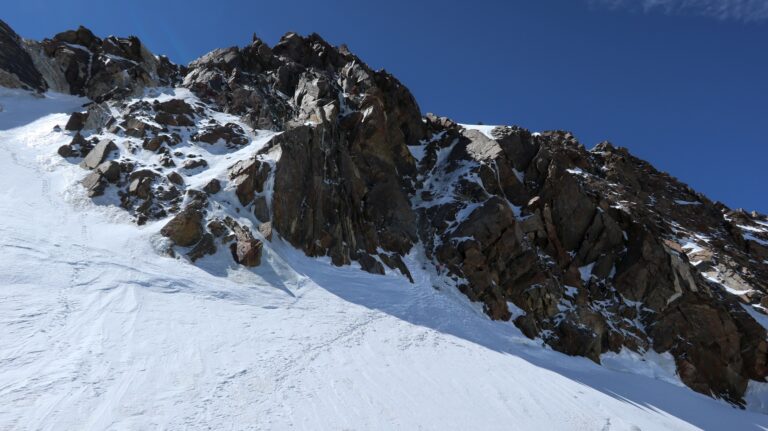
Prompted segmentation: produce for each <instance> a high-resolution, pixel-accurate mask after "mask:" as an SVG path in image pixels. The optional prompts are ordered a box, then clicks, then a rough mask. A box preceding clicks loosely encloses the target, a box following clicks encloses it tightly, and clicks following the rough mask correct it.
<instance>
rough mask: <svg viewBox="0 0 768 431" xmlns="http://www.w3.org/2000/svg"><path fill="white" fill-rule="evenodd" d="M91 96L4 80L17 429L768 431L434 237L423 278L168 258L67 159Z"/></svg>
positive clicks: (3, 263) (0, 209)
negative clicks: (513, 305)
mask: <svg viewBox="0 0 768 431" xmlns="http://www.w3.org/2000/svg"><path fill="white" fill-rule="evenodd" d="M83 102H84V100H82V99H78V98H74V97H71V96H62V95H56V94H47V95H45V97H44V98H39V97H33V96H32V95H30V94H28V93H24V92H7V91H4V92H3V93H2V94H0V105H2V106H3V110H2V112H0V185H2V187H0V256H2V257H1V258H0V365H1V366H0V406H2V407H0V429H3V430H5V429H9V430H10V429H14V430H16V429H18V430H27V429H29V430H31V429H35V430H37V429H44V430H60V429H89V430H90V429H92V430H102V429H110V430H111V429H117V430H120V429H169V430H176V429H235V430H237V429H289V428H290V429H489V430H493V429H509V428H510V427H512V428H515V429H611V430H614V429H618V430H638V429H643V430H648V429H673V430H688V429H766V428H768V416H765V415H762V414H759V413H755V412H749V411H740V410H737V409H734V408H732V407H730V406H729V405H727V404H725V403H723V402H720V401H716V400H713V399H710V398H708V397H705V396H703V395H700V394H696V393H694V392H692V391H690V390H689V389H687V388H685V387H681V385H680V383H679V381H678V380H677V379H676V377H675V376H674V375H673V374H672V372H671V371H670V369H669V367H667V366H666V363H667V361H668V358H664V357H661V358H655V359H654V358H650V357H646V358H641V357H637V356H634V355H632V354H622V355H616V356H612V357H610V358H606V359H607V360H606V365H608V366H609V367H610V369H609V368H606V367H600V366H598V365H595V364H594V363H592V362H590V361H589V360H587V359H584V358H571V357H567V356H564V355H562V354H559V353H556V352H553V351H551V350H549V349H545V348H542V347H541V346H540V345H539V343H538V342H536V341H531V340H528V339H527V338H525V337H524V336H522V335H521V334H520V333H519V331H518V330H517V329H516V328H515V327H514V326H513V325H512V324H510V323H500V322H493V321H490V320H489V319H488V318H487V317H486V316H485V315H484V314H483V313H482V312H481V310H479V307H477V306H475V305H473V304H470V303H469V302H468V301H467V299H466V298H465V297H464V296H463V295H461V294H459V293H457V292H455V291H454V290H452V289H451V288H448V287H445V286H444V284H443V282H442V280H441V279H440V277H438V276H437V275H436V274H435V273H434V272H433V271H432V267H431V266H429V265H427V264H425V263H423V262H424V261H425V260H424V258H423V257H422V255H421V252H420V251H419V250H418V249H416V250H415V251H414V252H413V253H412V254H411V255H410V256H409V257H408V259H407V262H406V263H407V264H408V266H409V269H410V270H411V272H412V274H413V276H414V281H415V283H414V284H410V283H408V282H407V280H405V279H404V278H403V277H402V276H400V275H397V274H388V275H385V276H383V277H382V276H375V275H370V274H367V273H365V272H363V271H360V270H359V268H354V267H342V268H338V267H333V266H331V265H329V264H328V262H327V261H326V260H324V259H310V258H307V257H305V256H304V255H303V254H302V253H301V252H300V251H297V250H295V249H293V248H291V247H290V246H288V245H286V244H285V243H284V242H282V241H281V240H279V239H276V240H275V242H273V243H271V244H267V245H266V246H265V250H264V259H263V263H262V265H261V266H260V267H257V268H255V269H246V268H244V267H241V266H238V265H235V264H234V263H233V262H232V261H231V258H230V257H229V256H225V255H223V254H221V253H222V252H220V253H219V254H217V255H214V256H208V257H205V258H203V259H202V260H201V261H199V264H198V265H197V266H193V265H190V264H188V263H187V262H186V261H185V260H183V259H174V258H170V257H166V256H161V255H159V254H157V253H156V252H155V248H154V247H153V244H155V243H156V242H157V238H158V231H159V229H160V227H161V226H163V225H164V224H165V222H166V221H167V220H158V221H154V222H149V223H147V224H146V225H144V226H136V225H135V224H133V223H131V222H130V221H129V220H128V216H127V215H126V213H125V211H123V210H122V209H119V208H115V207H113V206H110V205H97V204H94V203H93V201H92V200H91V199H89V198H87V197H86V194H85V191H84V190H83V189H82V187H81V186H80V185H79V184H78V181H79V180H81V179H82V178H83V177H84V176H85V175H86V172H85V171H84V170H82V169H80V168H79V167H77V166H76V165H72V164H70V163H68V162H66V161H64V160H62V159H61V158H60V157H58V156H57V155H56V149H57V148H58V147H59V146H60V145H63V144H66V143H67V142H68V141H69V139H70V137H69V136H67V135H66V134H63V133H60V132H54V131H53V129H54V126H56V125H62V124H64V123H65V122H66V121H67V118H68V116H67V115H66V114H64V113H66V112H71V111H73V110H78V109H79V107H80V106H81V104H82V103H83ZM251 145H254V146H256V145H261V144H260V141H259V140H258V139H255V138H254V139H253V142H252V144H251ZM254 148H255V147H253V148H251V149H254ZM214 157H215V155H212V156H211V158H212V160H213V159H214ZM754 392H755V393H756V396H757V395H759V393H758V392H759V391H754ZM758 399H759V398H758Z"/></svg>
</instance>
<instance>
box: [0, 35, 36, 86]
mask: <svg viewBox="0 0 768 431" xmlns="http://www.w3.org/2000/svg"><path fill="white" fill-rule="evenodd" d="M0 86H3V87H9V88H26V89H29V90H35V91H45V90H46V89H47V88H48V86H47V84H46V82H45V80H43V76H42V75H41V74H40V72H39V71H38V70H37V68H36V67H35V64H34V63H33V62H32V57H31V56H30V55H29V53H28V52H27V51H26V50H25V49H24V42H23V41H22V40H21V37H19V35H18V34H16V32H15V31H13V30H12V29H11V28H10V27H8V25H7V24H6V23H4V22H3V21H0Z"/></svg>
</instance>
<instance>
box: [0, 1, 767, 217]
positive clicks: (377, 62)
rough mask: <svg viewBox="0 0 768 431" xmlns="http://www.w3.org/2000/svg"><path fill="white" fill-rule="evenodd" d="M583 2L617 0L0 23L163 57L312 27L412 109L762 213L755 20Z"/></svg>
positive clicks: (99, 8) (176, 7)
mask: <svg viewBox="0 0 768 431" xmlns="http://www.w3.org/2000/svg"><path fill="white" fill-rule="evenodd" d="M599 1H608V2H610V1H613V2H616V1H619V2H621V1H623V0H536V1H532V0H507V1H485V0H474V1H464V2H458V1H451V0H441V1H418V0H409V1H399V0H397V1H395V0H387V1H378V2H365V1H360V0H357V1H335V2H319V1H316V0H315V1H304V0H292V1H280V0H271V1H266V2H261V1H234V0H218V1H184V2H170V1H163V0H155V1H146V0H133V1H130V2H120V3H119V4H118V3H115V2H111V1H103V0H100V1H85V0H73V1H67V2H60V1H41V0H24V1H13V2H8V4H5V5H3V11H2V16H1V18H2V19H4V20H6V21H7V22H8V24H9V25H11V27H13V28H14V29H15V30H16V31H17V32H18V33H19V34H21V35H22V36H24V37H27V38H31V39H41V38H44V37H49V36H51V35H53V34H55V33H57V32H59V31H62V30H65V29H68V28H74V27H76V26H77V25H79V24H83V25H85V26H86V27H89V28H90V29H92V30H93V31H94V32H95V33H96V34H98V35H100V36H106V35H109V34H115V35H120V36H125V35H130V34H135V35H137V36H139V37H140V38H141V39H142V40H143V41H144V43H145V44H147V45H148V46H149V48H150V49H151V50H152V51H153V52H155V53H158V54H166V55H168V56H169V57H170V58H171V59H172V60H173V61H175V62H177V63H187V62H189V61H190V60H192V59H194V58H196V57H198V56H199V55H201V54H203V53H205V52H207V51H210V50H211V49H213V48H218V47H225V46H231V45H244V44H246V43H248V42H249V41H250V38H251V35H252V34H253V33H256V34H257V35H258V36H259V37H261V38H262V39H264V40H265V41H266V42H268V43H269V44H270V45H272V44H274V43H275V42H277V40H278V39H279V38H280V36H281V35H282V34H284V33H285V32H287V31H297V32H299V33H303V34H306V33H310V32H317V33H319V34H321V35H322V36H323V37H325V38H326V39H327V40H328V41H329V42H331V43H333V44H341V43H347V44H348V45H349V46H350V48H351V49H352V51H354V52H355V53H356V54H358V55H359V56H360V57H361V58H362V59H363V60H365V61H366V62H368V63H369V64H370V65H371V66H373V67H374V68H386V69H387V70H389V71H390V72H393V73H394V74H395V75H396V76H397V77H399V78H400V80H401V81H402V82H403V83H405V84H406V85H407V86H408V87H409V88H410V89H411V90H412V91H413V93H414V94H415V96H416V98H417V100H418V101H419V103H420V106H421V108H422V111H424V112H434V113H437V114H440V115H445V116H449V117H451V118H454V119H455V120H457V121H459V122H467V123H474V122H483V123H485V124H518V125H521V126H524V127H527V128H529V129H532V130H546V129H567V130H571V131H573V132H574V134H575V135H576V136H577V137H578V138H579V139H580V140H581V142H582V143H584V145H586V146H587V147H592V146H593V145H594V144H596V143H598V142H599V141H601V140H606V139H607V140H610V141H612V142H613V143H614V144H616V145H621V146H625V147H628V148H629V149H630V150H631V151H632V152H633V153H634V154H636V155H638V156H639V157H642V158H644V159H646V160H648V161H650V162H651V163H653V164H654V165H655V166H656V167H658V168H659V169H661V170H664V171H668V172H670V173H671V174H672V175H674V176H676V177H678V178H680V179H681V180H682V181H684V182H686V183H688V184H690V185H691V186H693V187H694V188H695V189H697V190H699V191H702V192H704V193H706V194H707V195H709V196H710V197H711V198H712V199H714V200H721V201H723V202H725V203H726V204H728V205H730V206H733V207H745V208H747V209H757V210H759V211H761V212H768V192H766V186H767V185H768V19H763V20H759V19H758V20H754V19H753V20H747V21H745V20H737V19H731V20H723V19H718V18H716V17H706V16H701V15H697V14H696V13H689V12H695V9H694V10H693V11H691V10H686V11H684V12H683V13H678V14H667V13H664V12H663V11H661V10H659V9H657V10H653V11H650V12H648V13H643V12H642V11H637V10H635V11H633V10H629V9H625V8H621V7H619V8H608V7H603V6H600V5H597V4H596V3H595V2H599ZM627 1H628V0H627ZM638 1H639V0H638ZM664 1H667V2H668V3H671V4H674V3H675V2H676V1H680V0H662V2H664ZM723 1H724V2H725V1H726V0H723ZM767 1H768V0H767ZM323 3H325V4H323ZM693 3H694V4H695V3H696V1H695V0H694V1H693ZM113 5H114V6H113ZM764 15H765V14H764ZM755 16H756V15H754V14H753V15H752V18H754V17H755ZM746 18H749V15H747V16H746Z"/></svg>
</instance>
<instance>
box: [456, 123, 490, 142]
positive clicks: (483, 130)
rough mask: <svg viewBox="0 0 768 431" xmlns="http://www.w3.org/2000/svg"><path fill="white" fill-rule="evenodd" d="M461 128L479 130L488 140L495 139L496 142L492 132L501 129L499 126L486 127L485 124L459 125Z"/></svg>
mask: <svg viewBox="0 0 768 431" xmlns="http://www.w3.org/2000/svg"><path fill="white" fill-rule="evenodd" d="M459 126H461V127H463V128H465V129H467V130H477V131H478V132H480V133H482V134H483V135H485V136H486V137H487V138H488V139H494V140H495V139H496V138H494V137H493V135H492V134H491V132H492V131H493V129H495V128H497V127H499V126H487V125H484V124H459Z"/></svg>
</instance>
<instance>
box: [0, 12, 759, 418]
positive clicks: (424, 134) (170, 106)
mask: <svg viewBox="0 0 768 431" xmlns="http://www.w3.org/2000/svg"><path fill="white" fill-rule="evenodd" d="M0 48H3V49H2V51H1V52H0V71H3V72H2V73H3V74H0V83H1V84H3V85H13V86H16V87H19V86H22V87H26V88H32V89H36V90H38V91H41V90H44V89H46V88H52V89H56V90H57V91H68V92H70V93H73V94H81V95H86V96H88V97H90V98H91V99H93V100H94V101H96V102H98V103H93V104H91V105H89V106H88V111H87V112H85V113H76V114H73V116H72V118H71V121H70V122H69V123H71V124H67V127H66V128H67V129H68V130H73V131H81V130H82V131H83V132H82V133H83V134H85V136H88V137H89V139H85V138H84V137H83V135H81V132H78V133H77V134H75V136H74V138H73V140H72V142H71V143H70V144H68V145H65V146H62V147H61V148H59V150H58V151H59V154H60V155H61V156H62V157H66V158H67V159H68V160H70V161H73V160H72V159H76V160H77V159H79V158H84V159H83V160H82V163H81V165H82V166H83V167H85V168H87V169H89V170H90V172H89V173H88V175H87V177H86V178H85V179H84V180H83V182H82V184H83V186H84V187H85V189H86V191H87V192H88V193H89V195H90V196H93V197H96V196H99V195H101V194H103V193H104V192H105V190H106V189H107V188H108V187H115V188H117V190H118V191H117V194H118V196H119V197H120V202H121V205H122V206H123V207H124V208H125V209H127V210H128V211H131V212H132V213H134V214H135V215H136V221H137V223H140V224H141V223H144V222H146V221H147V220H151V219H161V218H165V217H169V216H172V218H171V219H170V221H169V222H168V223H167V225H166V226H165V227H164V228H163V229H162V232H161V233H162V234H163V235H165V236H166V237H168V238H170V239H171V240H172V241H173V242H174V243H175V244H176V245H178V246H180V247H190V249H189V250H184V252H185V253H187V256H188V257H189V258H190V259H191V260H192V261H194V260H196V259H200V258H202V257H204V256H205V255H207V254H211V253H215V252H216V250H217V249H218V247H219V246H223V247H225V248H224V250H226V249H229V250H230V251H231V253H232V257H233V260H234V261H235V262H237V263H239V264H242V265H245V266H256V265H259V264H260V262H261V257H262V251H263V247H264V244H263V243H262V242H261V240H259V239H257V238H256V237H254V235H253V233H252V232H251V230H250V229H249V228H248V227H246V226H245V225H243V224H241V223H239V222H237V221H235V220H234V219H233V218H230V217H225V216H221V215H216V216H214V215H213V214H218V213H217V211H219V210H223V209H229V210H232V211H233V212H232V213H230V214H233V216H234V214H235V213H237V214H238V215H237V217H246V218H249V219H250V223H251V224H250V225H252V226H258V230H259V234H260V235H259V237H260V238H261V237H263V238H264V239H266V240H267V241H271V240H272V238H273V235H275V234H277V235H279V236H280V237H282V238H284V239H285V240H286V241H288V242H289V243H291V244H292V245H294V246H295V247H297V248H299V249H301V250H303V251H304V252H305V253H306V254H307V255H309V256H329V257H330V258H331V261H332V262H333V263H334V264H335V265H345V264H350V263H351V262H353V261H357V262H358V263H359V264H360V266H361V268H362V269H363V270H365V271H368V272H370V273H374V274H383V273H385V267H389V268H391V269H396V270H397V271H399V272H400V273H401V274H403V277H404V278H407V279H409V280H411V281H413V279H412V275H411V272H410V271H411V270H410V269H409V266H408V264H407V263H406V262H410V260H409V259H410V257H409V258H406V255H408V254H409V252H410V251H411V250H412V248H413V246H414V245H415V244H416V243H420V244H421V245H422V246H423V248H424V252H425V254H426V257H427V259H428V264H432V265H434V266H435V270H436V271H435V273H436V275H435V276H436V277H439V278H440V279H441V280H444V281H446V282H447V283H448V284H452V285H455V286H456V287H457V288H458V289H460V290H461V291H462V292H464V293H465V294H466V295H467V296H468V297H469V299H470V300H472V301H478V302H480V303H482V305H483V307H484V310H485V311H486V313H487V314H488V316H489V317H490V318H492V319H500V320H513V322H514V324H515V325H517V326H518V327H519V328H520V329H521V330H522V332H523V333H524V334H526V335H527V336H529V337H532V338H536V337H538V338H540V339H541V340H542V341H543V342H545V343H547V344H548V345H550V346H552V347H553V348H554V349H557V350H559V351H562V352H564V353H566V354H570V355H579V356H585V357H588V358H590V359H592V360H593V361H595V362H599V361H600V355H601V354H603V353H605V352H609V351H614V352H617V351H619V350H621V349H623V348H627V349H630V350H633V351H636V352H641V353H642V352H645V351H648V350H649V349H653V350H655V351H656V352H669V353H670V354H671V355H672V356H673V357H674V358H675V361H676V364H677V369H678V373H679V375H680V377H681V378H682V380H683V381H684V382H685V383H686V384H687V385H688V386H690V387H691V388H692V389H694V390H696V391H699V392H701V393H705V394H708V395H713V396H716V397H721V398H724V399H726V400H728V401H730V402H732V403H734V404H736V405H741V404H743V395H744V392H745V389H746V387H747V384H748V382H749V380H757V381H765V378H766V376H767V375H768V344H766V330H765V329H764V328H763V327H762V326H761V325H760V324H758V323H757V322H756V321H755V320H754V319H753V318H752V317H751V316H750V314H749V313H747V312H746V311H745V307H746V309H749V307H753V306H756V307H755V308H753V309H754V310H755V312H761V311H760V310H762V308H760V307H768V217H766V216H764V215H761V214H757V213H748V212H746V211H743V210H731V209H729V208H727V207H725V206H724V205H722V204H720V203H716V202H711V201H710V200H708V199H707V198H706V197H705V196H702V195H701V194H699V193H697V192H695V191H694V190H692V189H690V188H689V187H688V186H686V185H685V184H682V183H680V182H679V181H677V180H676V179H675V178H673V177H671V176H669V175H668V174H666V173H662V172H659V171H657V170H655V169H654V168H653V167H652V166H650V165H649V164H648V163H646V162H644V161H642V160H639V159H637V158H635V157H633V156H632V155H631V154H630V153H629V152H628V151H627V150H626V149H623V148H616V147H614V146H613V145H611V144H610V143H601V144H599V145H597V146H596V147H595V148H594V149H592V150H587V149H586V148H584V147H583V146H582V145H581V144H580V143H579V142H578V141H577V140H576V138H575V137H574V136H573V135H572V134H570V133H568V132H565V131H550V132H544V133H541V134H534V133H531V132H530V131H528V130H525V129H523V128H520V127H496V128H492V129H491V128H486V129H483V130H482V131H481V130H480V129H478V130H473V128H472V127H464V126H461V125H459V124H456V123H454V122H453V121H451V120H449V119H447V118H440V117H436V116H434V115H427V116H426V117H422V115H421V112H420V110H419V107H418V105H417V103H416V101H415V100H414V98H413V97H412V95H411V94H410V92H409V91H408V90H407V89H406V88H405V87H404V86H403V85H402V84H400V83H399V82H398V81H397V80H396V79H395V78H394V77H392V76H391V75H389V74H388V73H386V72H384V71H373V70H371V69H370V68H369V67H368V66H366V65H365V63H363V62H362V61H360V59H359V58H357V57H355V56H354V55H353V54H351V53H350V52H349V51H348V50H347V49H346V48H345V47H340V48H337V47H333V46H331V45H329V44H328V43H327V42H325V41H324V40H323V39H322V38H320V37H319V36H317V35H314V34H313V35H310V36H307V37H302V36H299V35H297V34H294V33H289V34H286V35H285V36H284V37H283V38H282V39H281V40H280V42H279V43H278V44H277V45H275V46H274V47H272V48H270V47H269V46H267V45H266V44H265V43H263V42H262V41H260V40H258V39H254V41H253V42H252V43H251V44H250V45H248V46H246V47H243V48H238V47H233V48H227V49H219V50H216V51H213V52H211V53H209V54H207V55H205V56H203V57H201V58H200V59H198V60H196V61H194V62H192V63H191V64H190V65H189V68H184V67H178V66H175V65H173V64H171V63H170V62H168V61H167V59H163V58H160V59H159V60H158V59H157V58H155V57H154V56H152V55H149V53H148V51H147V50H146V48H145V47H144V46H143V45H142V44H141V42H140V41H139V40H138V39H136V38H133V37H129V38H115V37H109V38H106V39H101V38H98V37H96V36H95V35H93V34H92V33H91V32H90V31H88V30H87V29H84V28H80V29H78V30H75V31H68V32H64V33H60V34H58V35H56V36H55V37H54V38H53V39H46V40H44V41H43V42H40V43H35V42H29V43H27V42H24V43H22V42H21V41H20V39H19V38H18V36H16V35H15V33H13V32H12V31H11V30H10V29H8V28H7V26H4V25H0ZM9 77H10V78H9ZM182 80H183V86H184V87H186V88H187V89H189V90H191V91H192V92H193V93H194V94H195V95H197V97H198V98H199V100H198V99H195V100H194V102H191V103H190V102H188V101H185V100H181V99H171V100H166V101H164V102H157V101H155V102H151V103H150V102H148V101H139V102H131V103H132V104H130V105H128V103H129V102H127V101H126V96H128V95H131V94H137V92H138V91H139V90H142V89H144V88H145V87H148V86H150V87H151V86H158V85H163V86H171V85H174V84H176V83H178V82H181V81H182ZM185 91H186V90H185ZM212 110H216V111H219V112H223V113H226V114H231V115H234V116H235V117H234V118H237V117H239V120H234V119H232V118H233V117H229V119H227V120H222V119H221V117H220V116H218V115H212V114H211V112H212ZM117 111H119V112H121V114H120V115H117V114H115V115H116V118H112V115H113V113H114V112H117ZM214 117H215V118H214ZM249 128H253V129H259V130H248V129H249ZM89 130H92V131H97V130H100V131H106V132H107V133H112V134H114V135H115V136H119V137H121V138H122V137H125V138H126V141H127V142H128V143H122V141H121V149H123V148H125V149H126V151H123V153H124V154H120V155H119V156H118V157H119V158H118V159H114V158H112V157H111V153H113V152H114V150H115V149H116V146H115V144H114V143H112V142H111V141H109V140H101V141H99V139H100V138H101V137H102V136H99V138H98V139H97V138H94V137H91V136H90V135H88V133H86V132H85V131H89ZM265 130H270V131H273V132H280V133H279V134H275V135H274V136H272V138H271V139H270V140H269V142H268V143H267V144H266V145H264V146H263V147H261V146H260V147H259V148H258V150H256V149H254V150H253V153H251V154H246V155H244V156H243V155H242V153H239V151H240V150H242V149H243V147H244V146H246V145H249V144H251V143H252V142H251V139H252V137H253V136H255V135H258V134H260V133H271V132H267V131H265ZM95 134H97V133H95ZM97 135H98V134H97ZM262 136H263V135H262ZM97 142H98V143H97ZM177 145H178V146H180V147H185V151H179V147H176V148H174V147H175V146H177ZM195 145H197V146H198V147H197V149H196V150H195V151H191V148H189V147H192V146H195ZM202 148H205V150H204V151H203V150H201V149H202ZM209 150H210V151H209ZM140 151H144V152H145V154H143V156H145V157H143V158H137V159H136V160H142V161H141V162H138V163H135V161H131V160H129V157H130V154H128V153H131V154H132V153H136V152H140ZM204 152H209V153H211V154H213V153H214V152H229V153H230V154H235V153H237V154H238V157H237V158H234V159H233V160H232V161H231V166H229V169H227V171H226V174H225V176H219V178H217V179H214V180H212V179H211V178H212V177H213V175H212V173H215V172H218V171H216V170H215V169H213V167H214V166H211V167H209V166H208V162H207V161H206V160H205V158H204V157H200V154H202V153H204ZM227 156H228V157H229V154H228V155H227ZM78 161H79V160H78ZM204 172H205V173H206V175H210V176H205V177H204V178H205V181H204V182H198V181H189V182H187V181H186V180H185V178H188V177H193V176H194V175H197V174H201V173H204ZM187 184H194V185H195V186H197V187H202V190H197V189H193V188H190V187H187ZM203 184H205V185H204V186H203ZM243 209H245V211H243ZM240 222H242V220H240ZM425 264H427V263H425ZM757 306H759V307H757Z"/></svg>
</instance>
